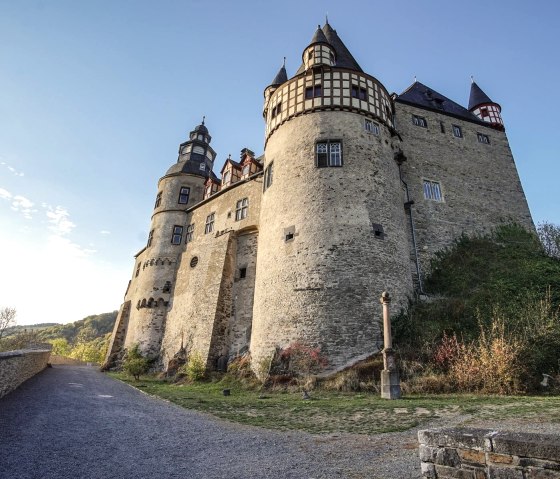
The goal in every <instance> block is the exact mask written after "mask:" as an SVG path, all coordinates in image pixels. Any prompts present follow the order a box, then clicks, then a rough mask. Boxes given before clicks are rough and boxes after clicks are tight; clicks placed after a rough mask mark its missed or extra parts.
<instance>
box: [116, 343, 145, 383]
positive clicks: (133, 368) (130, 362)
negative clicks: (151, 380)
mask: <svg viewBox="0 0 560 479" xmlns="http://www.w3.org/2000/svg"><path fill="white" fill-rule="evenodd" d="M149 365H150V363H149V361H148V359H146V358H145V357H143V356H142V354H141V353H140V351H139V345H138V344H135V345H134V346H132V347H131V348H130V349H129V350H128V351H127V353H126V355H125V358H124V360H123V365H122V366H123V370H124V371H125V372H126V373H128V374H129V375H130V376H132V377H133V378H134V379H135V380H136V381H138V380H139V379H140V376H141V375H143V374H146V373H147V372H148V368H149Z"/></svg>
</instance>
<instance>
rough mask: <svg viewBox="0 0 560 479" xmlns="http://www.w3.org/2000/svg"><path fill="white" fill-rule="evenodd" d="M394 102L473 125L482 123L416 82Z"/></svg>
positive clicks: (469, 113) (474, 116) (457, 105)
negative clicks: (440, 113) (473, 123)
mask: <svg viewBox="0 0 560 479" xmlns="http://www.w3.org/2000/svg"><path fill="white" fill-rule="evenodd" d="M395 101H398V102H401V103H407V104H409V105H413V106H417V107H419V108H426V109H428V110H433V111H439V112H442V113H446V114H448V115H451V116H455V117H457V118H462V119H464V120H468V121H473V122H475V123H484V122H483V121H482V120H480V119H479V118H478V117H477V116H476V115H474V114H472V113H471V112H470V111H469V110H467V109H466V108H464V107H462V106H461V105H459V104H458V103H455V102H454V101H453V100H450V99H449V98H447V97H445V96H443V95H442V94H440V93H438V92H437V91H434V90H432V89H431V88H430V87H427V86H426V85H424V84H422V83H420V82H418V81H416V82H414V83H413V84H412V85H411V86H409V87H408V88H407V89H406V90H405V91H404V92H403V93H401V94H400V95H397V97H396V98H395Z"/></svg>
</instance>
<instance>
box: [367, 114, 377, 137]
mask: <svg viewBox="0 0 560 479" xmlns="http://www.w3.org/2000/svg"><path fill="white" fill-rule="evenodd" d="M364 129H365V130H366V131H367V132H368V133H372V134H373V135H379V132H380V130H379V124H378V123H376V122H375V121H373V120H370V119H369V118H366V119H365V120H364Z"/></svg>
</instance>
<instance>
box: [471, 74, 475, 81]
mask: <svg viewBox="0 0 560 479" xmlns="http://www.w3.org/2000/svg"><path fill="white" fill-rule="evenodd" d="M471 83H474V76H473V75H471Z"/></svg>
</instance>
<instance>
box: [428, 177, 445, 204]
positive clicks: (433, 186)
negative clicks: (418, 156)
mask: <svg viewBox="0 0 560 479" xmlns="http://www.w3.org/2000/svg"><path fill="white" fill-rule="evenodd" d="M424 198H426V199H427V200H434V201H443V196H442V194H441V185H440V184H439V182H437V181H430V180H424Z"/></svg>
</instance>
